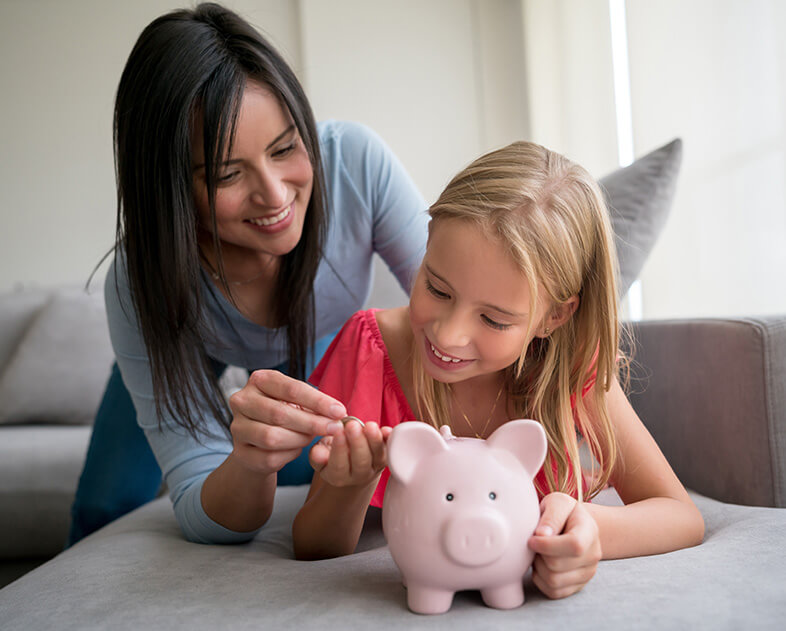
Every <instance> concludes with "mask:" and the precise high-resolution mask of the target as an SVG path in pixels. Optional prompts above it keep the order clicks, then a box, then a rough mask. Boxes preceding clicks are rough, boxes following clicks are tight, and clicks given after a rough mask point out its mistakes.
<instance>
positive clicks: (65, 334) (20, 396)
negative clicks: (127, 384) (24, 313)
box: [0, 289, 113, 424]
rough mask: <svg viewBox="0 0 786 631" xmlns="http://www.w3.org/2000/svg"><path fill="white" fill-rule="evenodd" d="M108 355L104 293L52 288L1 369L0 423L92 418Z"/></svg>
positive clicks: (70, 421) (106, 373)
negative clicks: (49, 295)
mask: <svg viewBox="0 0 786 631" xmlns="http://www.w3.org/2000/svg"><path fill="white" fill-rule="evenodd" d="M112 358H113V355H112V349H111V347H110V344H109V327H108V325H107V321H106V313H105V310H104V301H103V296H102V293H101V292H96V293H94V294H87V293H85V292H84V291H82V290H78V289H74V290H59V291H56V292H53V294H52V295H51V298H50V299H49V300H48V302H47V303H46V304H45V305H44V306H43V307H42V308H41V309H40V311H39V312H38V313H36V314H35V316H34V317H33V318H31V321H30V322H29V324H28V325H27V327H26V331H25V333H24V335H23V336H22V337H21V339H20V340H19V341H18V343H17V344H16V348H15V349H14V352H13V354H12V355H11V356H10V358H9V359H8V361H7V363H6V364H5V366H3V367H2V370H0V424H19V423H30V422H38V423H41V422H44V423H50V424H51V423H60V424H73V423H81V424H85V423H91V422H92V420H93V417H94V415H95V411H96V408H97V406H98V401H99V399H100V398H101V394H102V392H103V389H104V386H105V384H106V380H107V378H108V377H109V369H110V367H111V365H112ZM42 391H43V392H42Z"/></svg>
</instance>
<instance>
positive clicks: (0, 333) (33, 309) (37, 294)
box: [0, 289, 49, 374]
mask: <svg viewBox="0 0 786 631" xmlns="http://www.w3.org/2000/svg"><path fill="white" fill-rule="evenodd" d="M48 301H49V292H48V291H46V290H44V289H22V290H15V291H9V292H6V293H3V294H2V295H0V374H2V370H3V366H5V365H6V363H8V360H10V359H11V356H12V355H13V354H14V351H15V350H16V349H17V347H18V346H19V340H21V339H22V338H23V337H24V334H25V332H26V331H27V329H28V328H30V324H31V323H32V322H33V320H34V319H35V315H36V314H37V313H38V312H39V311H40V310H41V308H42V307H43V306H44V305H45V304H46V303H47V302H48Z"/></svg>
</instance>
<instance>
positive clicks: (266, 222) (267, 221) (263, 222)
mask: <svg viewBox="0 0 786 631" xmlns="http://www.w3.org/2000/svg"><path fill="white" fill-rule="evenodd" d="M291 210H292V204H290V205H289V206H287V207H286V208H285V209H284V210H282V211H281V212H280V213H278V214H277V215H273V216H272V217H258V218H256V219H249V220H248V221H249V222H250V223H253V224H254V225H257V226H272V225H273V224H274V223H278V222H279V221H281V220H282V219H284V218H285V217H286V216H287V215H288V214H289V213H290V212H291Z"/></svg>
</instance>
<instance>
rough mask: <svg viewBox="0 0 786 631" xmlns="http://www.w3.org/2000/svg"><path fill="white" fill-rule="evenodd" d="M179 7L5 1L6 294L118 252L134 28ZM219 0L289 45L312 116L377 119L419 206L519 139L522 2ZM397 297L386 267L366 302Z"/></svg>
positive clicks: (1, 265) (75, 277) (1, 184)
mask: <svg viewBox="0 0 786 631" xmlns="http://www.w3.org/2000/svg"><path fill="white" fill-rule="evenodd" d="M177 4H179V3H177V2H175V3H172V2H171V0H166V1H165V0H135V1H134V2H107V1H105V0H69V1H68V2H63V1H62V0H36V1H35V2H29V1H25V0H3V2H1V3H0V84H2V85H3V89H2V92H0V111H2V114H3V115H2V116H1V117H0V147H1V148H0V160H2V162H0V219H2V229H0V291H3V290H7V289H9V288H12V287H14V286H16V285H19V284H37V285H54V284H58V283H73V284H81V283H84V282H85V280H86V279H87V277H88V275H89V274H90V272H91V270H92V269H93V267H94V266H95V264H96V263H97V262H98V260H99V259H100V258H101V256H102V255H103V254H104V253H105V252H106V251H107V250H108V249H109V248H110V247H111V245H112V242H113V236H114V227H115V210H116V209H115V206H116V202H115V192H114V173H113V159H112V135H111V124H112V105H113V99H114V94H115V89H116V87H117V82H118V80H119V78H120V73H121V71H122V68H123V65H124V63H125V60H126V58H127V56H128V54H129V52H130V50H131V48H132V46H133V44H134V42H135V40H136V38H137V37H138V35H139V33H140V32H141V30H142V29H143V28H144V26H145V25H146V24H147V23H149V22H150V21H151V20H152V19H153V18H155V17H156V16H158V15H160V14H163V13H165V12H167V11H169V10H170V9H171V8H172V7H173V6H176V5H177ZM184 4H190V3H184ZM226 4H227V5H228V6H230V7H232V8H234V9H236V10H237V11H239V12H240V13H242V14H243V15H245V16H246V17H247V18H248V19H249V20H250V21H251V22H252V23H254V24H255V25H256V26H257V27H259V28H260V29H261V30H263V31H264V32H265V33H266V34H267V35H268V36H269V37H270V38H271V39H272V40H273V41H274V42H275V43H276V44H277V45H278V46H279V47H280V48H281V49H282V52H283V53H284V55H285V57H286V58H287V59H288V60H289V61H290V62H291V63H292V65H293V67H294V68H295V70H296V72H297V73H298V74H299V76H300V77H301V79H302V81H303V83H304V87H305V89H306V91H307V93H308V94H309V97H310V98H311V100H312V104H313V106H314V109H315V112H316V115H317V117H318V118H328V117H335V118H345V119H354V120H359V121H362V122H365V123H367V124H368V125H370V126H371V127H373V128H374V129H376V130H377V131H378V132H379V133H380V134H381V135H382V137H383V138H385V139H386V140H387V141H388V143H389V144H390V145H391V146H392V147H393V149H394V150H395V151H396V152H397V153H398V155H399V157H400V158H401V159H402V161H403V162H404V164H405V166H406V167H407V168H408V170H409V171H410V173H411V174H412V176H413V177H414V179H415V181H416V183H417V184H418V186H419V187H420V189H421V191H422V192H423V194H424V196H425V197H426V200H427V201H429V200H433V198H435V197H436V195H437V193H438V192H439V191H440V189H441V187H442V186H443V185H444V184H445V183H446V181H447V180H448V178H449V177H450V176H451V175H452V174H453V173H454V172H455V171H457V170H458V169H459V168H461V167H462V166H464V165H465V164H466V163H467V162H469V161H470V160H472V159H473V158H475V157H476V156H477V155H479V154H480V153H481V152H482V151H485V150H487V149H489V148H492V147H495V146H498V145H501V144H502V143H503V142H508V141H509V140H512V139H514V138H520V137H525V136H526V109H525V107H526V106H525V98H524V84H523V82H522V81H521V76H522V74H523V59H522V54H521V47H522V44H521V42H522V37H521V28H522V27H521V16H520V4H519V2H518V0H487V1H483V0H429V1H427V2H418V1H415V0H407V1H403V2H380V3H369V2H363V1H361V0H335V1H331V2H323V1H320V0H303V1H302V2H291V1H288V0H277V1H276V0H242V1H241V0H235V1H231V0H230V1H228V2H226ZM402 300H404V295H403V293H401V292H400V291H399V290H398V289H397V288H396V287H394V286H393V281H392V278H391V277H390V276H389V275H387V274H385V273H382V274H381V275H380V278H379V283H378V287H377V288H376V289H375V293H374V295H373V298H372V303H373V304H375V305H379V306H386V305H390V304H400V303H401V301H402Z"/></svg>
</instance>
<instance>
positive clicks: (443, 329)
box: [432, 309, 470, 353]
mask: <svg viewBox="0 0 786 631" xmlns="http://www.w3.org/2000/svg"><path fill="white" fill-rule="evenodd" d="M432 330H433V331H434V342H435V343H436V344H437V345H438V346H439V347H440V348H441V349H442V350H443V351H445V352H447V353H449V352H450V351H451V349H456V350H457V349H461V348H464V347H465V346H467V344H469V340H470V335H469V328H468V326H467V323H466V321H465V318H464V316H463V315H462V314H461V313H459V312H458V311H457V310H455V309H451V310H449V311H447V312H446V313H444V314H443V315H442V317H439V318H437V319H436V320H435V321H434V324H433V326H432Z"/></svg>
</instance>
